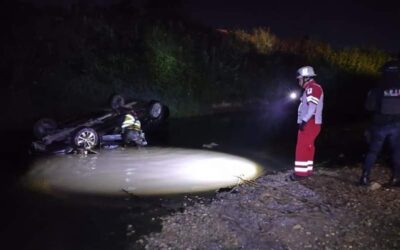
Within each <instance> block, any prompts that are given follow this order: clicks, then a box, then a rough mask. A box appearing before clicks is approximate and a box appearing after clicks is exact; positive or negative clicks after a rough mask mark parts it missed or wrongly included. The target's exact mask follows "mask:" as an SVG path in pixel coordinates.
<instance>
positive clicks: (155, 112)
mask: <svg viewBox="0 0 400 250" xmlns="http://www.w3.org/2000/svg"><path fill="white" fill-rule="evenodd" d="M163 115H164V108H163V106H162V104H161V103H159V102H157V101H151V102H150V105H149V116H150V118H151V119H160V118H161V117H163Z"/></svg>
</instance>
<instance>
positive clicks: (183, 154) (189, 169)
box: [24, 147, 260, 195]
mask: <svg viewBox="0 0 400 250" xmlns="http://www.w3.org/2000/svg"><path fill="white" fill-rule="evenodd" d="M259 174H260V168H259V167H258V166H257V164H256V163H254V162H252V161H250V160H247V159H245V158H242V157H238V156H234V155H229V154H224V153H219V152H213V151H208V150H194V149H181V148H156V147H153V148H152V147H148V148H141V149H137V148H119V149H115V150H102V151H101V152H100V153H99V154H90V155H63V156H50V157H46V158H41V159H38V160H36V161H35V162H34V163H33V165H32V168H31V170H30V171H29V172H28V173H27V175H26V176H25V178H24V180H25V181H27V183H28V184H29V186H30V187H32V188H34V189H36V190H39V191H44V192H49V193H56V192H57V191H62V192H71V193H77V194H96V195H123V194H126V191H127V192H129V193H131V194H135V195H163V194H179V193H191V192H201V191H209V190H216V189H218V188H221V187H227V186H232V185H236V184H238V183H240V182H242V181H243V180H251V179H254V178H255V177H257V176H258V175H259ZM124 190H125V191H124Z"/></svg>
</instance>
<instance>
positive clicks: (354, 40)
mask: <svg viewBox="0 0 400 250" xmlns="http://www.w3.org/2000/svg"><path fill="white" fill-rule="evenodd" d="M185 2H186V8H187V10H188V12H189V13H190V15H191V16H192V17H193V18H195V19H196V20H199V21H200V22H202V23H205V24H207V25H211V26H213V27H217V28H231V27H239V28H245V29H248V28H252V27H256V26H267V27H270V28H271V30H272V32H274V33H275V34H277V35H279V36H282V37H299V36H309V37H311V38H315V39H319V40H322V41H326V42H329V43H331V44H332V45H334V46H374V47H377V48H382V49H388V50H393V51H399V50H400V2H399V1H396V2H395V3H391V4H389V3H388V2H389V1H385V0H383V1H382V0H381V1H375V2H374V3H369V2H368V1H363V0H353V1H351V2H350V1H346V0H336V1H310V0H299V1H294V0H274V1H265V0H264V1H263V0H246V1H238V0H231V1H212V0H202V1H195V0H187V1H185Z"/></svg>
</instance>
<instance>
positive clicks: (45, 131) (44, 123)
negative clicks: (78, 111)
mask: <svg viewBox="0 0 400 250" xmlns="http://www.w3.org/2000/svg"><path fill="white" fill-rule="evenodd" d="M56 128H57V123H56V122H55V121H54V120H53V119H50V118H43V119H40V120H39V121H37V122H36V123H35V124H34V125H33V134H34V136H35V137H36V138H37V139H42V138H43V137H45V136H47V135H49V134H51V133H52V132H53V131H54V130H55V129H56Z"/></svg>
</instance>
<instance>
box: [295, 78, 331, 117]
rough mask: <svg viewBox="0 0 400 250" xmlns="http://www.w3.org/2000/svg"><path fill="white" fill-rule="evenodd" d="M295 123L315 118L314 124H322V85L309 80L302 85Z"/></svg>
mask: <svg viewBox="0 0 400 250" xmlns="http://www.w3.org/2000/svg"><path fill="white" fill-rule="evenodd" d="M300 100H301V102H300V105H299V110H298V116H297V123H298V124H300V123H301V122H302V121H305V122H308V121H309V120H310V119H311V118H313V117H314V118H315V124H322V109H323V107H324V91H323V90H322V87H321V86H320V85H319V84H318V83H316V82H315V81H314V80H311V81H309V82H307V83H305V85H304V92H303V95H302V96H301V99H300Z"/></svg>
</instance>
